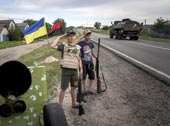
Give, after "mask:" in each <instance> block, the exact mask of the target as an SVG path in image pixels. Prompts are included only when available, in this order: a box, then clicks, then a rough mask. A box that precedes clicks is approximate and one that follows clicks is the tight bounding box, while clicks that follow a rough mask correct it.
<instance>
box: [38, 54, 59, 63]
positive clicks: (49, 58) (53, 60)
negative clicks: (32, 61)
mask: <svg viewBox="0 0 170 126" xmlns="http://www.w3.org/2000/svg"><path fill="white" fill-rule="evenodd" d="M58 61H59V60H58V59H56V58H55V57H53V56H48V57H46V58H44V59H41V60H40V61H39V64H43V63H51V62H58Z"/></svg>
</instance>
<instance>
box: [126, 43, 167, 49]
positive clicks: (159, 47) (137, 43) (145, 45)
mask: <svg viewBox="0 0 170 126" xmlns="http://www.w3.org/2000/svg"><path fill="white" fill-rule="evenodd" d="M126 42H129V43H133V44H137V45H144V46H148V47H153V48H157V49H163V50H168V51H170V49H169V48H164V47H159V46H154V45H148V44H144V43H136V42H130V41H126Z"/></svg>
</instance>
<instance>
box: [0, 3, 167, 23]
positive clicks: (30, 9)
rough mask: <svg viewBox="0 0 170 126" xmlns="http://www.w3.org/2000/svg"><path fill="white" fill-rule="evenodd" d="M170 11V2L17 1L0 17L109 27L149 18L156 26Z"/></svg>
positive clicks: (1, 13)
mask: <svg viewBox="0 0 170 126" xmlns="http://www.w3.org/2000/svg"><path fill="white" fill-rule="evenodd" d="M1 2H2V1H1V0H0V4H1ZM6 3H9V2H8V1H6ZM3 4H4V2H3ZM14 10H15V13H14ZM169 12H170V0H143V1H141V0H128V1H127V0H86V1H83V0H69V1H67V0H15V1H14V3H10V4H9V6H2V7H1V8H0V18H5V17H8V18H15V19H17V18H18V19H27V18H33V19H36V20H38V19H40V18H41V17H44V16H45V17H46V19H47V21H48V22H50V23H52V22H53V21H54V20H55V19H56V18H64V19H65V20H66V22H67V24H68V25H76V26H77V25H81V24H92V23H94V22H95V21H100V22H101V23H102V24H109V25H110V22H111V21H114V20H121V19H122V18H132V19H134V20H138V21H140V22H142V21H144V20H145V19H147V21H148V23H153V22H154V21H155V20H156V19H157V18H159V17H163V18H165V19H170V15H169Z"/></svg>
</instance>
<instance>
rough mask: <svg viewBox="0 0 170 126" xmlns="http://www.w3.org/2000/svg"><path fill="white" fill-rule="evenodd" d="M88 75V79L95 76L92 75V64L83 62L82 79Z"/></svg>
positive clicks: (92, 78)
mask: <svg viewBox="0 0 170 126" xmlns="http://www.w3.org/2000/svg"><path fill="white" fill-rule="evenodd" d="M87 74H88V76H89V79H90V80H94V79H95V76H94V64H93V63H91V64H83V80H85V79H86V76H87Z"/></svg>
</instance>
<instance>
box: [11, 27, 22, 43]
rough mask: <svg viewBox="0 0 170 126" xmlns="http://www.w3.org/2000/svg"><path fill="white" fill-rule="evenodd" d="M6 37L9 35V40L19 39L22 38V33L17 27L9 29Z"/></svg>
mask: <svg viewBox="0 0 170 126" xmlns="http://www.w3.org/2000/svg"><path fill="white" fill-rule="evenodd" d="M8 37H9V41H20V40H22V37H23V33H22V32H21V30H20V29H18V28H15V29H9V34H8Z"/></svg>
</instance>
